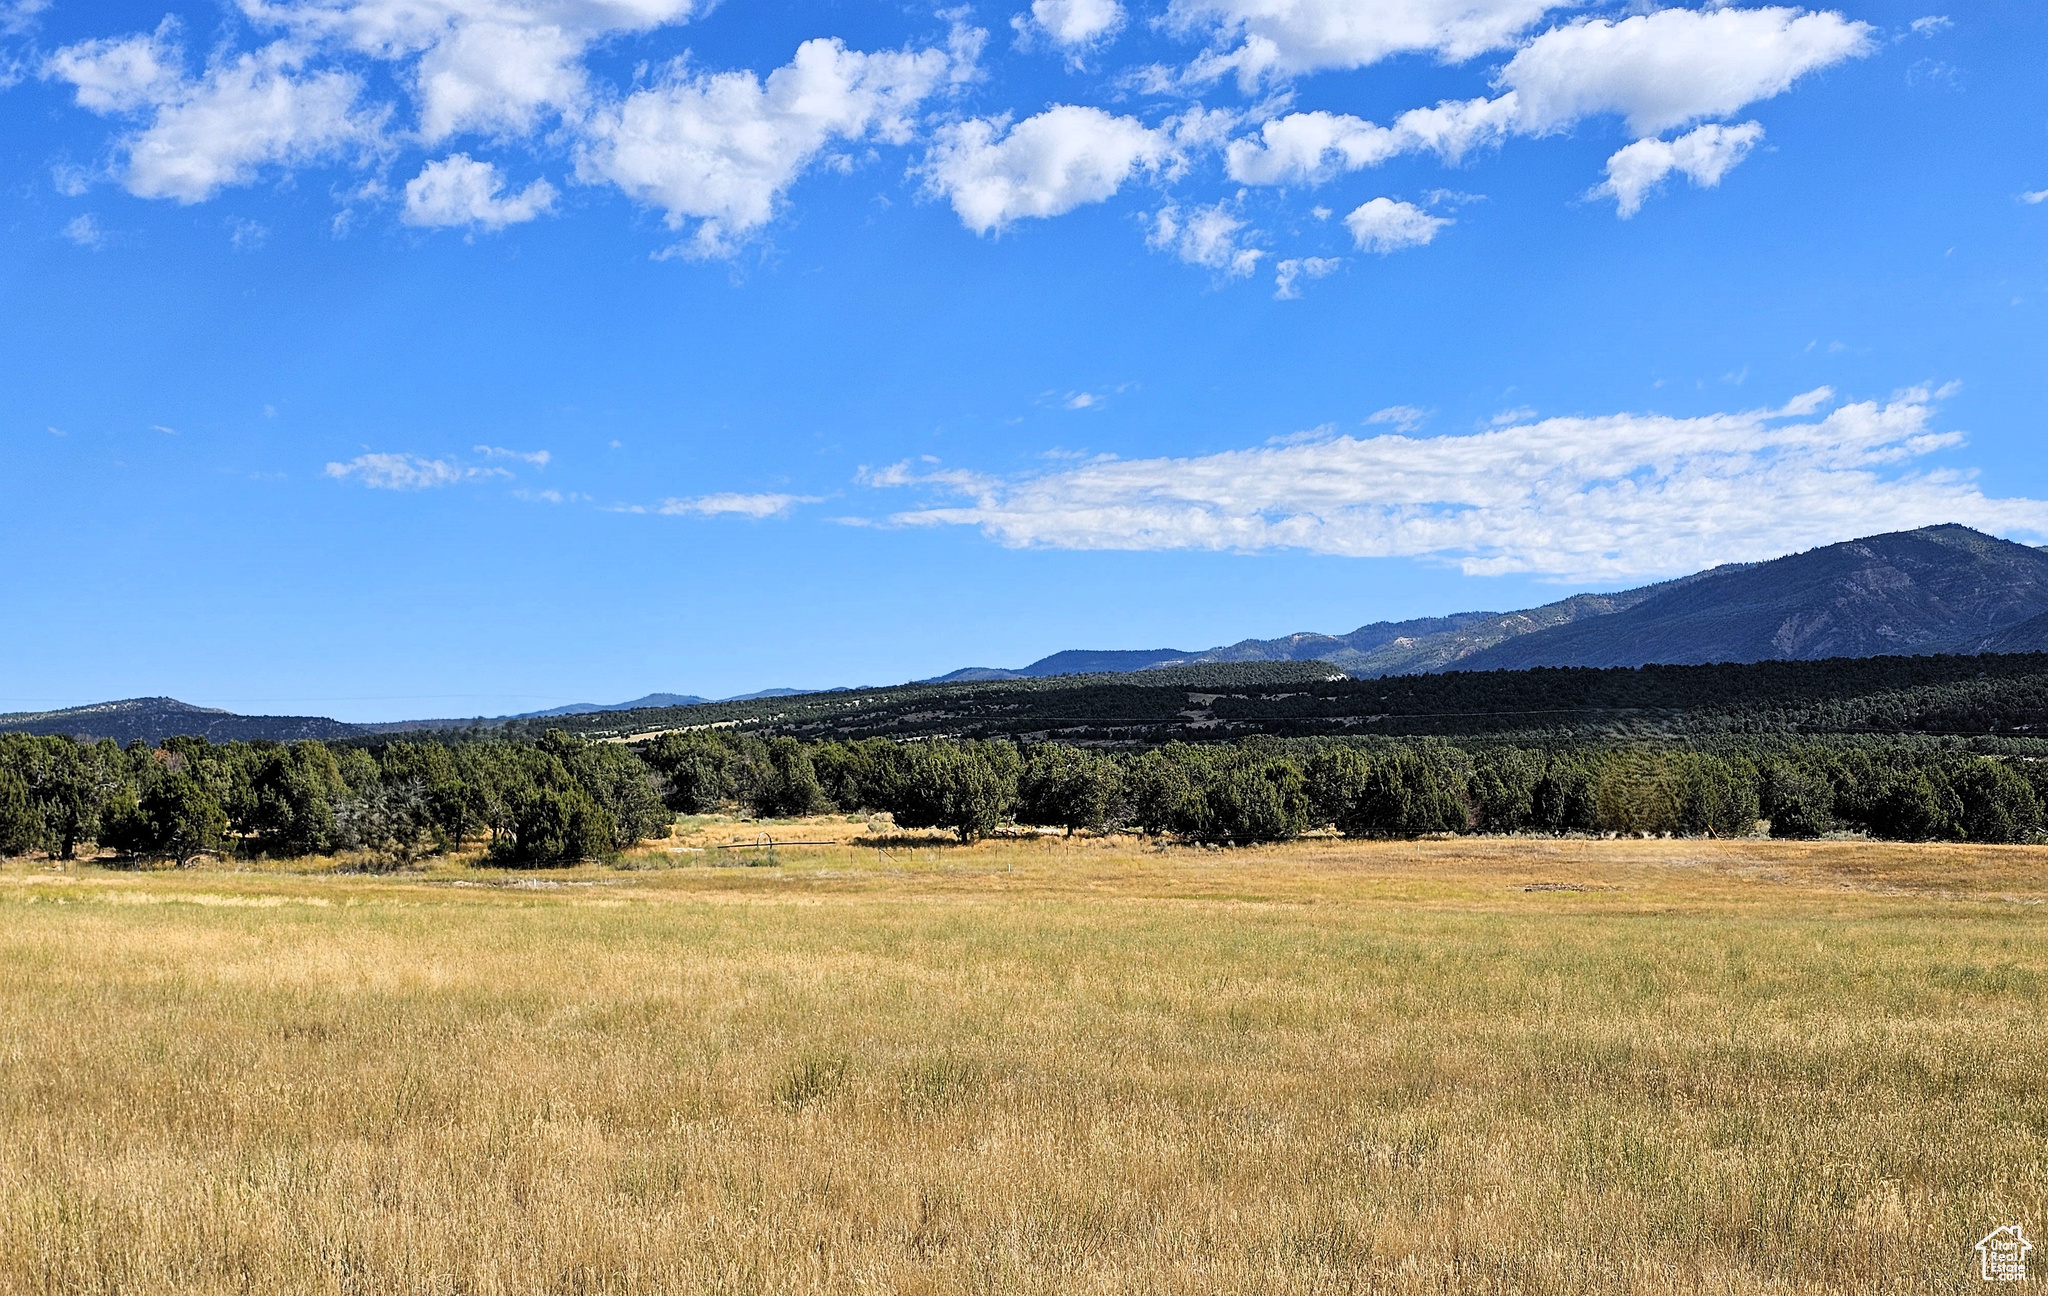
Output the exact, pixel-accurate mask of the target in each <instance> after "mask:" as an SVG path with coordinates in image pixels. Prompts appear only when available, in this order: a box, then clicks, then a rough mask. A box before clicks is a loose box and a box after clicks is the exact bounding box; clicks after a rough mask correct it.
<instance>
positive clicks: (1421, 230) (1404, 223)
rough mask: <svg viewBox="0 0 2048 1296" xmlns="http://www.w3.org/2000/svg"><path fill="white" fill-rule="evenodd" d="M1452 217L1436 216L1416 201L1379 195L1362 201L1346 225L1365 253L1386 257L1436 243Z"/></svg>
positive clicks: (1348, 218) (1345, 219)
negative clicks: (1403, 250) (1440, 231)
mask: <svg viewBox="0 0 2048 1296" xmlns="http://www.w3.org/2000/svg"><path fill="white" fill-rule="evenodd" d="M1450 223H1451V219H1450V217H1448V216H1432V215H1430V214H1429V213H1428V212H1426V211H1424V210H1422V209H1421V208H1420V207H1417V206H1416V205H1415V204H1414V203H1405V202H1396V201H1394V200H1393V199H1391V198H1375V199H1373V200H1372V201H1370V202H1366V203H1361V204H1360V205H1359V206H1358V208H1357V209H1356V210H1354V211H1353V212H1352V213H1351V214H1350V215H1349V216H1346V217H1345V218H1344V228H1345V229H1348V230H1350V231H1351V237H1352V240H1353V241H1354V242H1356V243H1357V244H1358V248H1359V250H1360V251H1361V252H1377V253H1379V254H1380V255H1381V256H1385V255H1386V254H1387V253H1389V252H1398V251H1400V250H1401V249H1402V248H1412V247H1422V246H1424V245H1426V244H1428V243H1430V242H1432V241H1433V240H1434V239H1435V238H1436V235H1437V231H1438V230H1440V229H1442V228H1443V227H1444V226H1446V225H1449V224H1450Z"/></svg>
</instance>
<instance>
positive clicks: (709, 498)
mask: <svg viewBox="0 0 2048 1296" xmlns="http://www.w3.org/2000/svg"><path fill="white" fill-rule="evenodd" d="M819 502H820V497H819V496H816V495H776V494H762V495H739V494H734V493H733V492H730V491H726V492H721V493H719V494H716V495H700V496H697V497H696V498H694V499H668V500H663V501H662V502H661V507H660V508H658V509H656V510H655V511H656V512H657V513H666V514H670V515H675V514H694V515H696V516H698V517H718V516H720V515H732V516H738V517H750V518H771V517H781V516H783V515H784V514H786V513H788V512H789V510H790V509H791V508H792V507H793V506H795V505H798V504H816V503H819Z"/></svg>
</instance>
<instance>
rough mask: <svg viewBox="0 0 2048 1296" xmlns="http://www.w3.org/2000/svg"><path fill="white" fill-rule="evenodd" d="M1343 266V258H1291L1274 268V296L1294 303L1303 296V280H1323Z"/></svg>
mask: <svg viewBox="0 0 2048 1296" xmlns="http://www.w3.org/2000/svg"><path fill="white" fill-rule="evenodd" d="M1343 265H1344V258H1342V257H1289V258H1287V259H1286V260H1285V261H1282V262H1280V263H1279V264H1277V265H1275V266H1274V267H1273V296H1274V297H1275V298H1276V299H1278V300H1280V301H1293V300H1295V299H1296V298H1298V297H1300V296H1301V283H1300V281H1301V280H1303V279H1321V278H1323V277H1324V276H1326V275H1332V274H1335V273H1336V272H1337V271H1338V270H1339V269H1340V268H1342V266H1343Z"/></svg>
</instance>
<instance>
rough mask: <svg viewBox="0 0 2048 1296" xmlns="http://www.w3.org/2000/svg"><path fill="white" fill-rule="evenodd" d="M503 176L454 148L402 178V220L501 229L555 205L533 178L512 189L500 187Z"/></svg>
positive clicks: (549, 188)
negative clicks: (456, 151)
mask: <svg viewBox="0 0 2048 1296" xmlns="http://www.w3.org/2000/svg"><path fill="white" fill-rule="evenodd" d="M504 187H505V177H504V175H503V174H502V173H501V172H500V171H499V170H498V168H497V167H496V166H494V165H492V164H491V163H489V162H478V161H476V160H474V159H473V158H471V157H470V156H469V154H467V153H457V154H454V155H452V156H450V157H445V158H442V159H441V160H440V161H439V162H429V163H427V165H426V167H425V168H424V169H423V170H421V172H420V173H419V174H418V175H416V176H414V177H413V178H412V179H410V180H408V181H406V183H405V213H404V215H403V217H402V218H401V219H403V220H404V221H405V223H406V224H408V225H426V226H442V225H481V226H483V227H484V228H485V229H503V228H504V227H505V226H507V225H516V224H518V223H519V222H521V221H530V220H532V219H534V218H535V217H536V216H539V215H541V214H542V213H543V212H546V211H548V210H549V209H550V208H552V207H553V206H554V205H555V187H554V186H553V185H551V184H549V183H548V182H547V181H545V180H535V181H534V182H533V183H532V184H530V185H528V186H526V188H524V189H522V190H520V191H519V192H518V193H514V194H504V195H503V196H502V197H501V196H500V192H501V191H502V190H503V189H504Z"/></svg>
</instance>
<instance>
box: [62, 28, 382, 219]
mask: <svg viewBox="0 0 2048 1296" xmlns="http://www.w3.org/2000/svg"><path fill="white" fill-rule="evenodd" d="M171 31H172V28H171V27H170V25H169V24H166V25H165V26H164V27H160V28H158V30H157V31H156V33H154V34H152V35H148V36H130V37H126V38H123V39H121V40H101V41H85V42H82V43H80V44H76V45H68V46H66V47H64V48H63V49H60V50H58V51H57V53H56V54H54V55H53V56H51V58H50V61H49V64H48V68H47V71H48V73H49V75H51V76H53V77H56V78H58V79H60V80H64V81H69V82H70V83H71V84H72V86H73V87H74V89H75V92H76V97H77V101H78V103H79V106H80V107H83V108H88V109H91V110H92V111H94V112H99V113H107V114H123V115H135V116H139V117H140V116H146V117H147V119H148V120H147V123H146V124H145V125H143V126H142V127H141V128H140V129H138V130H136V131H134V132H133V133H131V134H129V135H127V136H125V137H123V138H122V139H121V140H120V141H119V142H118V144H117V150H118V151H119V152H120V153H121V154H122V155H123V156H124V157H125V163H124V165H123V166H122V168H121V178H122V181H123V183H124V184H125V185H126V187H127V189H128V191H129V192H130V193H133V194H135V195H137V196H138V197H143V198H174V199H176V200H177V201H179V202H182V203H195V202H200V201H202V200H204V199H207V198H210V197H212V196H213V195H214V194H215V193H216V192H218V191H219V190H221V189H222V188H225V187H228V186H231V185H242V184H248V183H250V182H251V181H253V180H254V179H256V177H257V175H258V173H259V172H260V171H261V169H262V168H263V167H265V166H270V165H281V166H295V165H300V164H304V163H309V162H313V161H318V160H321V159H324V158H329V157H333V156H335V155H337V154H340V153H342V152H344V151H346V150H348V149H350V148H356V149H358V150H369V149H372V148H374V147H376V145H377V144H378V142H379V140H380V137H381V133H382V125H383V114H382V112H380V111H378V110H374V109H367V108H359V107H358V105H357V99H358V97H359V96H360V94H361V91H362V84H361V82H360V81H359V80H358V78H356V77H355V76H354V75H353V74H350V73H347V72H341V71H332V70H330V71H324V72H315V71H308V70H306V69H305V67H304V65H305V63H306V60H307V58H308V52H307V51H306V50H305V49H303V48H301V47H299V46H296V45H293V44H291V43H289V42H285V41H279V42H277V43H275V44H271V45H268V46H265V47H264V48H262V49H260V50H257V51H255V52H253V53H248V54H243V55H241V56H240V57H238V58H233V59H223V60H220V61H217V62H215V63H213V64H211V65H210V66H208V67H207V69H206V71H205V72H204V73H203V74H202V75H200V76H199V77H197V78H188V77H187V76H186V75H185V73H184V70H183V62H184V59H183V54H182V51H180V50H179V49H178V48H177V47H176V45H175V44H174V43H173V42H172V40H171V36H170V34H171Z"/></svg>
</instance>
